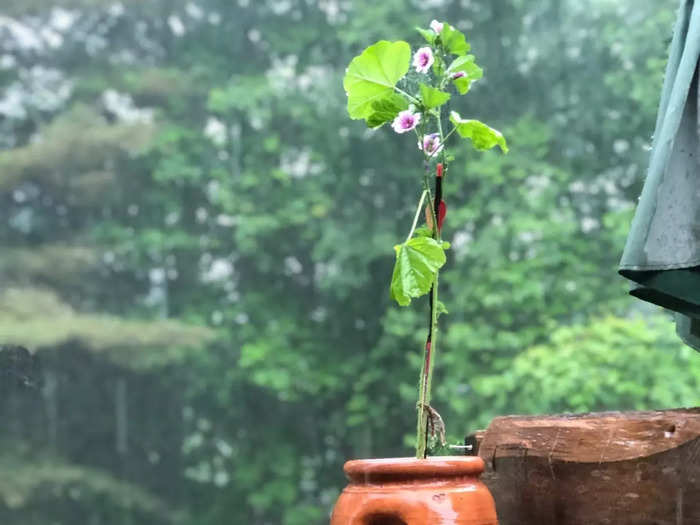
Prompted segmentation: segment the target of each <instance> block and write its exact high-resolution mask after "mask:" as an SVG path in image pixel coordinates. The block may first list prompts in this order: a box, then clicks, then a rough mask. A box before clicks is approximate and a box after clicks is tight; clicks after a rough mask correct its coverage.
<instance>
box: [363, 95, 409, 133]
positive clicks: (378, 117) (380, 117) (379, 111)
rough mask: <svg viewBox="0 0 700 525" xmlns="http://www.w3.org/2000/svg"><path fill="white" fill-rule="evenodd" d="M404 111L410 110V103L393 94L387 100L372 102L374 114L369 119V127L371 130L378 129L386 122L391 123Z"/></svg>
mask: <svg viewBox="0 0 700 525" xmlns="http://www.w3.org/2000/svg"><path fill="white" fill-rule="evenodd" d="M404 109H408V101H407V100H406V99H405V98H403V97H402V96H401V95H397V94H396V93H391V94H390V95H387V97H385V98H382V99H380V100H375V101H374V102H372V114H371V115H370V116H369V117H367V125H368V126H369V127H370V128H377V127H379V126H381V125H382V124H384V123H386V122H391V121H392V120H394V119H395V118H396V115H398V114H399V112H400V111H403V110H404Z"/></svg>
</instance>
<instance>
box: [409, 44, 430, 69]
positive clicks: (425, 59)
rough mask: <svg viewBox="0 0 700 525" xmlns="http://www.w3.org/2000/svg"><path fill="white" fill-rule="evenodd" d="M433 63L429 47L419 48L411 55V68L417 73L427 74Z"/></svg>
mask: <svg viewBox="0 0 700 525" xmlns="http://www.w3.org/2000/svg"><path fill="white" fill-rule="evenodd" d="M433 62H435V57H433V50H432V49H430V48H429V47H421V48H420V49H419V50H418V51H416V54H415V55H413V66H414V67H415V68H416V71H418V72H419V73H427V72H428V70H429V69H430V66H432V65H433Z"/></svg>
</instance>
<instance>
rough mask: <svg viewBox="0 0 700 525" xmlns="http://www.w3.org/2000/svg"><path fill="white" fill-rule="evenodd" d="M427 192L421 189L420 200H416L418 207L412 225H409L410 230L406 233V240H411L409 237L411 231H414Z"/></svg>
mask: <svg viewBox="0 0 700 525" xmlns="http://www.w3.org/2000/svg"><path fill="white" fill-rule="evenodd" d="M427 194H428V191H427V190H423V193H422V194H421V196H420V202H418V209H417V210H416V215H415V217H413V226H411V231H410V232H409V233H408V237H406V242H408V241H410V240H411V237H413V232H414V231H416V226H417V225H418V217H420V212H421V210H422V209H423V203H424V202H425V196H426V195H427Z"/></svg>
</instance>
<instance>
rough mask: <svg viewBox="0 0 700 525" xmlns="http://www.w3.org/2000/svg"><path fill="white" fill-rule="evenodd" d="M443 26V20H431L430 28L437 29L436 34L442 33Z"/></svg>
mask: <svg viewBox="0 0 700 525" xmlns="http://www.w3.org/2000/svg"><path fill="white" fill-rule="evenodd" d="M443 27H444V26H443V24H442V22H438V21H437V20H433V21H432V22H430V29H432V30H433V31H435V34H436V35H439V34H440V33H442V28H443Z"/></svg>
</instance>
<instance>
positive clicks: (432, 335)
mask: <svg viewBox="0 0 700 525" xmlns="http://www.w3.org/2000/svg"><path fill="white" fill-rule="evenodd" d="M438 122H439V119H438ZM440 132H441V135H442V129H440ZM424 185H425V190H424V192H423V193H428V194H430V186H429V184H428V177H427V174H426V176H425V178H424ZM432 199H433V196H432V195H431V201H430V213H431V215H432V218H433V238H434V239H435V240H436V241H438V242H440V241H441V238H440V228H439V227H438V210H439V206H440V201H441V200H442V180H441V179H439V178H438V177H436V178H435V197H434V202H433V200H432ZM439 276H440V271H439V270H438V271H437V272H435V279H434V280H433V285H432V287H431V289H430V321H429V325H428V338H427V340H426V343H425V353H424V359H423V367H422V370H421V377H420V384H419V392H418V423H417V429H416V458H418V459H424V458H425V457H426V456H427V446H428V418H429V413H428V411H427V407H428V406H429V405H430V400H431V397H432V394H431V393H432V382H433V369H434V366H435V351H436V348H437V330H438V309H437V304H438V283H439Z"/></svg>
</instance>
